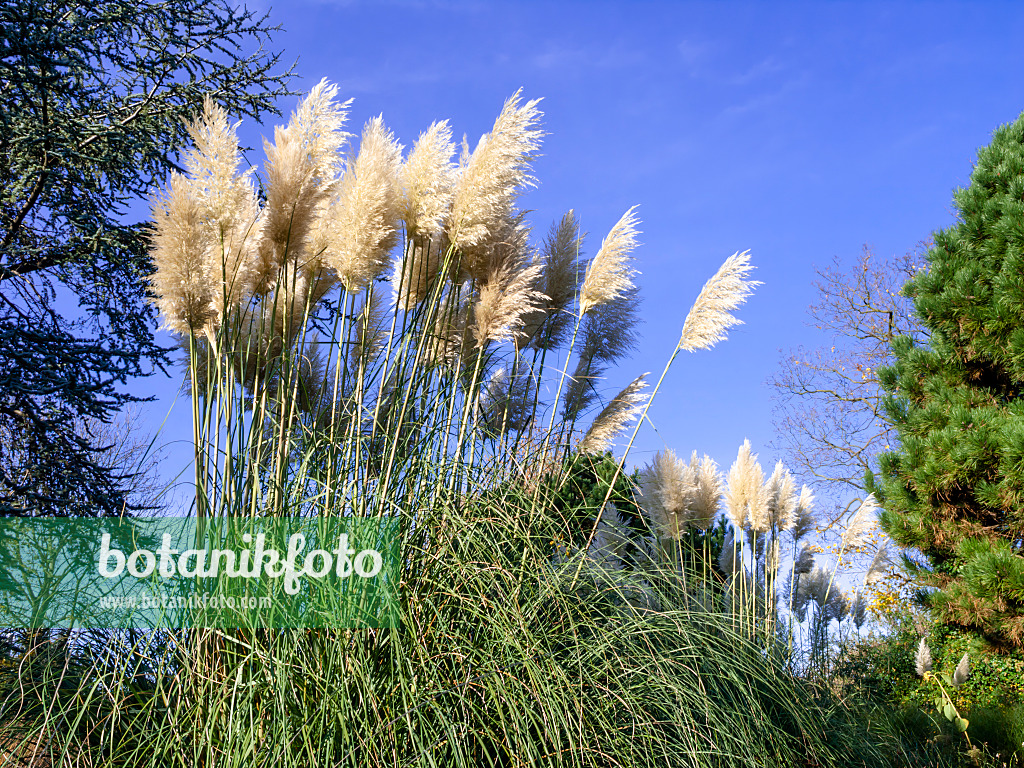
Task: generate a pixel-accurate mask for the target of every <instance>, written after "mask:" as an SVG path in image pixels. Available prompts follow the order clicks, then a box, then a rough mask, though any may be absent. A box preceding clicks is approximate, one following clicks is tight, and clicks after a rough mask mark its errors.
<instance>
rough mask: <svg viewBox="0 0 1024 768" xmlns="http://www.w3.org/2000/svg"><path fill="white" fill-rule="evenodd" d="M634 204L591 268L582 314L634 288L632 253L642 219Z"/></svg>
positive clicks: (588, 273)
mask: <svg viewBox="0 0 1024 768" xmlns="http://www.w3.org/2000/svg"><path fill="white" fill-rule="evenodd" d="M635 210H636V206H633V207H632V208H630V209H629V210H628V211H626V212H625V213H624V214H623V215H622V218H621V219H619V220H618V221H617V222H616V223H615V226H614V227H612V228H611V231H610V232H609V233H608V235H607V236H606V237H605V239H604V240H603V241H602V242H601V249H600V250H599V251H598V252H597V255H596V256H594V259H593V261H591V262H590V265H589V266H588V267H587V274H586V276H585V277H584V278H583V288H582V289H581V290H580V316H581V317H582V316H583V315H585V314H586V313H587V312H588V311H590V310H591V309H593V308H595V307H599V306H601V305H602V304H607V303H609V302H612V301H615V300H616V299H618V298H619V297H620V296H622V295H624V294H626V293H628V292H629V291H630V289H631V288H633V277H634V276H635V275H636V270H634V269H632V267H631V264H632V258H631V253H632V251H633V249H634V248H635V247H636V240H637V234H638V233H637V229H636V225H637V224H638V223H639V220H638V219H637V217H636V214H635V213H634V211H635Z"/></svg>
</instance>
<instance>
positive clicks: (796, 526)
mask: <svg viewBox="0 0 1024 768" xmlns="http://www.w3.org/2000/svg"><path fill="white" fill-rule="evenodd" d="M816 522H817V519H816V518H815V515H814V494H813V493H811V489H810V488H808V487H807V486H806V485H805V486H804V487H803V488H801V489H800V497H799V498H798V499H797V502H796V514H795V515H794V519H793V530H792V533H793V541H800V540H802V539H803V538H804V536H806V535H807V534H808V533H810V532H811V531H812V530H814V526H815V524H816Z"/></svg>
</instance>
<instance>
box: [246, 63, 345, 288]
mask: <svg viewBox="0 0 1024 768" xmlns="http://www.w3.org/2000/svg"><path fill="white" fill-rule="evenodd" d="M337 93H338V89H337V86H333V85H330V84H328V83H327V81H326V80H321V81H320V83H319V84H317V85H316V86H315V87H314V88H313V90H312V91H310V93H309V95H308V96H307V97H306V98H305V99H304V100H303V101H302V102H301V103H300V105H299V107H298V109H296V111H295V112H293V113H292V118H291V121H290V122H289V123H288V126H287V127H285V128H282V127H280V126H278V127H277V128H275V129H274V143H273V144H271V143H270V142H266V141H265V142H264V148H265V150H266V155H267V160H266V164H265V172H266V180H265V185H264V188H265V190H266V197H267V202H266V206H265V207H264V209H263V212H262V214H261V216H260V225H261V226H260V238H261V239H260V244H259V250H258V253H257V260H256V264H255V267H254V274H253V278H252V290H253V291H254V292H255V293H256V294H259V295H264V294H266V293H268V292H269V291H270V290H271V288H273V286H274V284H275V283H276V282H277V279H278V274H279V272H280V270H281V268H282V267H283V266H284V263H285V260H291V261H296V260H298V259H299V258H300V254H301V253H302V251H303V250H304V248H305V246H306V238H307V236H308V235H309V234H310V230H311V228H312V227H313V222H314V217H315V213H316V212H317V210H322V207H323V205H324V203H325V201H327V200H328V199H329V198H330V196H331V194H332V192H333V187H334V184H335V182H336V179H337V173H338V170H339V169H340V167H341V154H340V152H341V148H342V147H343V146H344V144H345V142H346V141H347V140H348V134H346V133H344V132H342V131H341V127H342V126H343V125H344V122H345V118H346V116H347V108H348V104H349V102H345V103H344V104H338V103H336V101H335V99H336V97H337Z"/></svg>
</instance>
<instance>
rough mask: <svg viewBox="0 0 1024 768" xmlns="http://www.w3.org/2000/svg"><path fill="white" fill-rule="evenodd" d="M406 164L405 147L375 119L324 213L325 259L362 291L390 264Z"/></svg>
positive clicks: (347, 282) (352, 287) (347, 284)
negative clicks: (326, 233) (326, 223)
mask: <svg viewBox="0 0 1024 768" xmlns="http://www.w3.org/2000/svg"><path fill="white" fill-rule="evenodd" d="M401 164H402V147H401V145H400V144H399V143H398V142H397V141H395V138H394V136H393V135H392V133H391V132H390V131H389V130H388V129H387V128H386V127H385V126H384V122H383V120H382V119H381V118H380V117H375V118H373V119H372V120H370V121H369V122H368V123H367V124H366V127H365V128H364V129H363V134H362V140H361V141H360V144H359V153H358V154H357V155H356V157H355V159H354V160H353V161H352V162H351V164H350V165H349V166H348V168H346V170H345V174H344V176H342V178H341V180H340V181H339V182H338V187H337V193H336V196H335V198H334V199H333V200H332V201H331V204H330V206H329V207H328V209H327V210H326V211H325V212H324V216H323V218H324V219H326V220H327V221H329V222H330V229H329V231H330V235H329V236H328V238H327V244H326V248H325V250H324V252H323V256H322V258H323V260H324V261H325V262H326V263H327V265H328V266H329V267H331V268H332V269H333V270H334V271H335V273H337V275H338V278H339V279H340V280H341V283H342V285H344V287H345V290H347V291H349V292H352V293H356V292H358V291H361V290H362V289H363V288H365V287H366V286H367V285H369V283H370V282H371V281H372V280H374V279H375V278H376V277H378V276H379V275H380V274H381V272H382V271H383V270H384V268H385V267H386V266H388V264H389V262H390V253H391V250H392V248H394V247H395V244H396V243H397V242H398V224H399V221H400V216H401V213H402V189H401V186H400V181H399V169H400V168H401Z"/></svg>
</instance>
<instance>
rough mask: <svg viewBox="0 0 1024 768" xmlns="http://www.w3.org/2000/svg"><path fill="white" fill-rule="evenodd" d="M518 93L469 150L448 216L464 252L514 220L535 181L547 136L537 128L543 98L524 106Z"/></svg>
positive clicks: (454, 242)
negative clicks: (535, 164)
mask: <svg viewBox="0 0 1024 768" xmlns="http://www.w3.org/2000/svg"><path fill="white" fill-rule="evenodd" d="M521 98H522V91H516V92H515V94H513V95H512V97H511V98H509V99H508V100H507V101H506V102H505V105H504V107H502V110H501V113H500V114H499V115H498V118H497V120H495V121H494V128H493V129H492V130H491V132H490V133H489V134H487V135H485V136H483V137H482V138H481V139H480V142H479V144H477V147H476V149H475V150H474V151H473V152H472V154H470V153H469V152H468V148H464V150H463V156H462V161H461V164H460V169H459V175H458V180H457V182H456V184H455V191H454V194H453V197H452V204H451V211H450V213H449V217H448V233H449V237H450V239H451V243H452V245H453V246H455V248H457V249H459V250H465V249H467V248H471V247H473V246H478V245H481V244H483V243H485V242H486V241H487V240H488V238H489V237H490V236H491V235H493V234H494V233H496V232H498V231H499V230H500V229H502V227H503V226H504V225H505V224H506V223H507V222H508V220H509V219H511V218H512V217H513V216H514V211H515V202H516V200H517V198H518V196H519V194H520V191H521V189H522V188H523V187H524V186H527V185H530V184H532V183H533V178H532V177H531V176H530V175H529V162H530V159H531V158H532V156H533V154H534V153H535V152H536V151H537V149H538V148H539V147H540V139H541V136H542V135H543V134H542V132H541V131H540V130H539V129H538V128H537V124H538V121H539V120H540V115H541V113H540V110H538V109H537V104H538V103H539V100H534V101H528V102H526V104H520V101H521Z"/></svg>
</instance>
